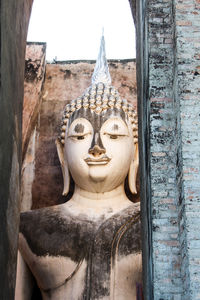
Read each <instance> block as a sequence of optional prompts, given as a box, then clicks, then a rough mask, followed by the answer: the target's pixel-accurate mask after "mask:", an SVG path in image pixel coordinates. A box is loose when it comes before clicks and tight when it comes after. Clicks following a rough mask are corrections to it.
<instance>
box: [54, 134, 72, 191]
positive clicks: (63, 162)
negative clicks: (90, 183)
mask: <svg viewBox="0 0 200 300" xmlns="http://www.w3.org/2000/svg"><path fill="white" fill-rule="evenodd" d="M56 147H57V152H58V157H59V160H60V164H61V169H62V174H63V182H64V189H63V193H62V194H63V196H66V195H67V194H68V192H69V185H70V175H69V170H68V165H67V162H66V160H65V159H64V146H63V144H61V142H60V140H59V139H57V140H56Z"/></svg>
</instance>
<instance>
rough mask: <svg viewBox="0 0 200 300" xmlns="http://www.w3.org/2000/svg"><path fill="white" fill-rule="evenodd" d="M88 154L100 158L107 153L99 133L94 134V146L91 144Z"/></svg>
mask: <svg viewBox="0 0 200 300" xmlns="http://www.w3.org/2000/svg"><path fill="white" fill-rule="evenodd" d="M88 152H89V154H92V155H93V156H100V155H102V154H104V153H106V149H105V148H104V146H103V144H102V141H101V137H100V134H99V132H96V133H95V134H94V137H93V140H92V144H91V146H90V149H89V151H88Z"/></svg>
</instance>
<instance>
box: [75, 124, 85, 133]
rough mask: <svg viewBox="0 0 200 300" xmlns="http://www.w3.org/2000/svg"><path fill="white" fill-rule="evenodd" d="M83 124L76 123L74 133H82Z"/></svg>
mask: <svg viewBox="0 0 200 300" xmlns="http://www.w3.org/2000/svg"><path fill="white" fill-rule="evenodd" d="M84 128H85V127H84V125H83V124H76V126H75V128H74V131H75V132H76V133H83V132H84Z"/></svg>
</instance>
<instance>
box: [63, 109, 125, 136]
mask: <svg viewBox="0 0 200 300" xmlns="http://www.w3.org/2000/svg"><path fill="white" fill-rule="evenodd" d="M116 117H117V118H119V119H121V120H122V121H123V122H124V123H125V124H126V125H127V118H126V115H125V113H124V111H122V110H119V109H117V108H113V109H108V110H106V111H103V112H102V113H100V114H96V113H95V112H94V111H91V110H90V109H86V110H85V109H84V108H82V109H79V110H78V111H75V112H74V113H73V115H72V116H71V117H70V119H69V123H68V128H69V127H70V125H71V124H72V123H73V122H74V121H75V120H76V119H86V120H88V121H89V122H90V123H91V125H92V127H93V129H94V131H99V130H100V129H101V127H102V125H103V124H104V123H105V122H106V121H107V120H109V119H111V118H116ZM80 121H81V120H80ZM77 125H78V124H77ZM77 130H81V128H79V129H78V127H77Z"/></svg>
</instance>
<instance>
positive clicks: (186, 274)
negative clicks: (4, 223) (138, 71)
mask: <svg viewBox="0 0 200 300" xmlns="http://www.w3.org/2000/svg"><path fill="white" fill-rule="evenodd" d="M175 9H176V10H175V12H176V15H175V21H176V43H177V53H176V62H177V86H178V89H177V93H178V98H179V101H180V122H181V150H182V195H181V198H180V199H181V201H180V241H181V255H182V268H181V273H182V280H183V296H182V299H183V300H188V299H192V300H196V299H200V234H199V227H200V1H199V0H194V1H188V0H184V1H180V0H179V1H178V0H176V1H175Z"/></svg>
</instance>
